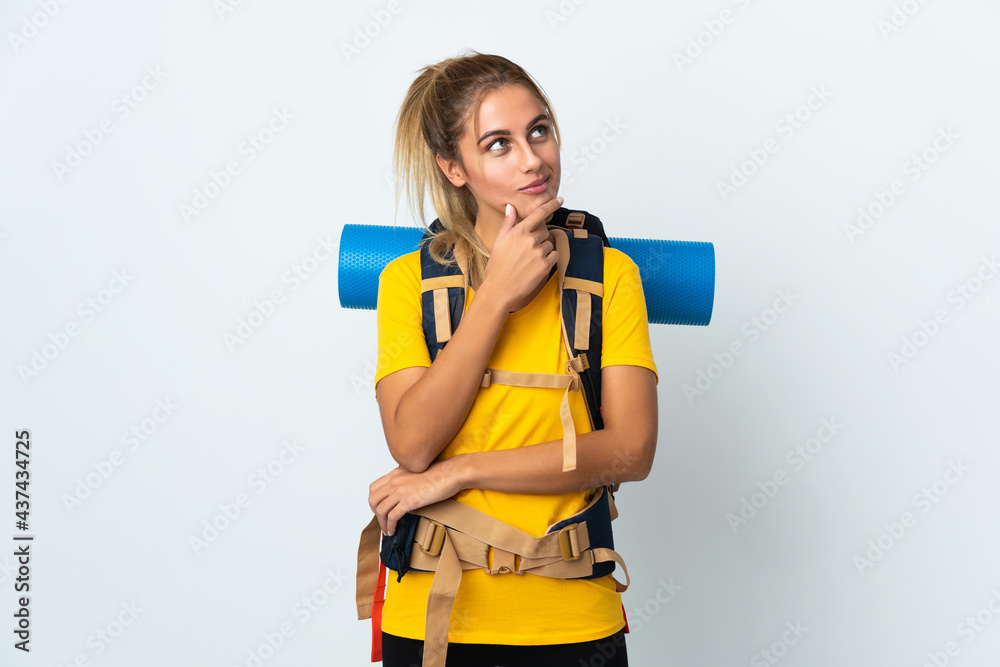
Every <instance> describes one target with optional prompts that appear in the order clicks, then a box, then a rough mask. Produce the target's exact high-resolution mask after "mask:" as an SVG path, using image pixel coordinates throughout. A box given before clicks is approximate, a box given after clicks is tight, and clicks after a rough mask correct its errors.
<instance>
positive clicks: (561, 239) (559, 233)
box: [550, 227, 569, 292]
mask: <svg viewBox="0 0 1000 667" xmlns="http://www.w3.org/2000/svg"><path fill="white" fill-rule="evenodd" d="M550 231H551V232H552V238H554V239H555V241H556V252H557V253H559V261H557V262H556V266H557V267H558V270H559V283H558V284H559V291H560V292H562V289H563V283H564V282H565V281H566V266H567V265H568V264H569V238H568V237H567V236H566V230H565V229H559V228H558V227H553V228H552V229H551V230H550Z"/></svg>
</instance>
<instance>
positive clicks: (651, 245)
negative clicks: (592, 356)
mask: <svg viewBox="0 0 1000 667" xmlns="http://www.w3.org/2000/svg"><path fill="white" fill-rule="evenodd" d="M423 235H424V230H423V229H422V228H419V227H389V226H384V225H344V230H343V232H342V233H341V235H340V268H339V284H340V289H339V291H340V305H341V306H343V307H344V308H362V309H368V310H374V309H375V306H376V301H377V300H378V277H379V274H381V273H382V269H384V268H385V266H386V264H388V263H389V262H391V261H392V260H394V259H396V258H397V257H399V256H400V255H405V254H406V253H408V252H413V251H414V250H417V249H418V248H419V243H420V239H421V238H423ZM608 241H609V243H610V245H611V247H612V248H617V249H618V250H621V251H622V252H623V253H625V254H626V255H628V256H629V257H631V258H632V261H634V262H635V263H636V265H637V266H638V267H639V274H640V276H642V289H643V292H644V294H645V297H646V311H647V314H648V315H649V322H650V324H693V325H701V326H703V325H707V324H708V323H709V322H710V321H711V319H712V305H713V303H714V301H715V246H713V245H712V244H711V243H706V242H702V241H662V240H659V239H632V238H615V237H611V238H609V239H608Z"/></svg>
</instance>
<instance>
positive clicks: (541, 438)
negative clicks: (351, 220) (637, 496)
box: [375, 248, 659, 645]
mask: <svg viewBox="0 0 1000 667" xmlns="http://www.w3.org/2000/svg"><path fill="white" fill-rule="evenodd" d="M604 258H605V259H604V299H603V305H602V315H603V325H602V326H603V345H602V356H601V367H602V368H603V367H606V366H614V365H630V366H642V367H644V368H648V369H650V370H651V371H653V373H654V374H655V373H656V365H655V364H654V363H653V354H652V350H651V349H650V344H649V322H648V319H647V315H646V302H645V299H644V297H643V292H642V282H641V281H640V278H639V269H638V267H637V266H636V265H635V262H633V261H632V259H631V258H630V257H628V256H627V255H625V254H624V253H622V252H621V251H619V250H616V249H613V248H606V249H605V251H604ZM556 281H557V275H556V274H553V275H552V276H551V277H550V278H549V281H548V282H547V283H546V284H545V287H544V288H543V289H542V291H541V292H539V294H538V295H537V296H536V297H535V299H534V300H533V301H532V302H531V303H530V304H528V305H527V306H525V307H524V308H522V309H521V310H519V311H517V312H515V313H510V314H509V315H507V319H506V321H505V323H504V325H503V328H502V329H501V331H500V335H499V337H498V339H497V342H496V345H495V347H494V348H493V354H492V356H491V357H490V360H489V363H488V367H489V368H496V369H501V370H508V371H515V372H520V373H555V374H563V373H565V366H566V362H567V361H568V356H567V353H566V346H565V344H564V343H563V340H562V329H561V327H560V323H559V298H558V290H557V285H556ZM474 297H475V290H472V289H469V290H467V293H466V308H468V305H469V303H470V302H471V300H472V299H473V298H474ZM421 317H422V315H421V305H420V255H419V252H412V253H409V254H406V255H403V256H401V257H398V258H397V259H395V260H393V261H392V262H390V263H389V265H388V266H386V268H385V269H384V270H383V272H382V274H381V276H380V278H379V292H378V345H379V354H378V360H377V363H376V372H375V384H376V385H377V384H378V382H379V380H381V379H382V378H383V377H385V376H386V375H389V374H390V373H394V372H395V371H398V370H401V369H403V368H409V367H412V366H430V364H431V361H430V355H429V353H428V352H427V345H426V342H425V340H424V334H423V329H422V327H421ZM463 322H464V320H463ZM461 326H462V322H460V323H459V328H461ZM658 380H659V378H658V376H657V381H658ZM564 392H565V390H564V389H545V388H535V387H528V388H526V387H511V386H507V385H491V386H489V387H487V388H485V389H480V390H479V393H478V395H477V396H476V400H475V401H474V403H473V405H472V409H471V410H470V412H469V415H468V417H467V418H466V420H465V422H464V423H463V424H462V427H461V429H460V430H459V432H458V434H457V435H456V436H455V438H454V439H453V440H452V441H451V442H450V443H449V444H448V446H447V447H446V448H445V449H444V451H442V452H441V454H440V456H439V458H440V459H447V458H450V457H452V456H455V455H457V454H462V453H467V452H479V451H491V450H501V449H509V448H514V447H521V446H527V445H533V444H538V443H542V442H548V441H550V440H559V439H561V438H562V423H561V422H560V419H559V405H560V402H561V400H562V396H563V394H564ZM441 400H447V397H446V396H442V397H441ZM569 401H570V408H571V411H572V414H573V421H574V423H575V424H576V431H577V433H587V432H589V431H591V430H592V429H591V426H590V421H589V419H588V417H587V408H586V401H585V399H584V397H583V394H582V392H580V391H573V392H570V399H569ZM552 474H553V475H558V474H560V471H559V470H558V469H555V470H553V472H552ZM598 483H600V482H598ZM584 495H585V494H584V493H582V492H574V493H563V494H556V495H532V494H516V493H500V492H496V491H487V490H483V489H467V490H465V491H462V492H461V493H459V494H458V495H456V496H455V499H456V500H458V501H459V502H462V503H465V504H467V505H470V506H472V507H474V508H476V509H478V510H480V511H482V512H486V513H487V514H489V515H491V516H494V517H496V518H498V519H500V520H501V521H503V522H505V523H507V524H510V525H512V526H514V527H516V528H519V529H520V530H523V531H524V532H526V533H528V534H530V535H534V536H542V535H544V534H545V532H546V529H547V528H548V527H549V526H550V525H552V524H553V523H556V522H557V521H559V520H560V519H563V518H565V517H567V516H570V515H572V514H574V513H576V512H578V511H579V510H581V509H583V507H584V506H585V505H586V502H585V500H584ZM625 557H626V559H627V556H625ZM619 570H620V568H619ZM616 574H617V575H618V576H619V578H620V577H621V576H622V574H621V572H620V571H619V572H616ZM433 576H434V575H433V573H426V572H413V571H411V572H408V573H407V574H406V575H405V576H404V577H403V578H402V580H401V581H400V582H398V583H397V581H396V576H395V575H394V573H391V572H390V573H389V577H388V586H387V590H386V600H385V607H384V608H383V612H382V629H383V630H384V631H385V632H387V633H389V634H393V635H397V636H400V637H407V638H410V639H423V638H424V624H425V621H426V618H427V595H428V591H429V590H430V585H431V579H432V578H433ZM624 625H625V623H624V620H623V618H622V606H621V595H620V594H619V593H616V592H615V586H614V582H613V581H612V580H611V577H610V576H608V577H602V578H600V579H577V580H565V579H556V578H551V577H542V576H537V575H532V574H522V575H516V574H510V573H506V574H499V575H488V574H486V573H485V572H483V571H482V570H480V569H473V570H466V571H464V572H463V574H462V583H461V586H460V588H459V591H458V595H457V597H456V598H455V605H454V608H453V611H452V615H451V625H450V628H449V641H452V642H459V643H475V644H516V645H538V644H562V643H571V642H583V641H592V640H595V639H600V638H602V637H606V636H608V635H610V634H613V633H615V632H617V631H618V630H620V629H621V628H623V627H624Z"/></svg>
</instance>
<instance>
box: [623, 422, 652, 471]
mask: <svg viewBox="0 0 1000 667" xmlns="http://www.w3.org/2000/svg"><path fill="white" fill-rule="evenodd" d="M633 442H634V444H633V447H632V457H631V458H632V466H630V468H631V469H630V470H629V473H630V475H629V477H630V479H629V480H627V481H630V482H641V481H642V480H644V479H646V478H647V477H649V473H650V472H652V470H653V457H654V456H655V454H656V431H652V432H650V433H646V434H644V437H640V438H637V439H636V440H635V441H633Z"/></svg>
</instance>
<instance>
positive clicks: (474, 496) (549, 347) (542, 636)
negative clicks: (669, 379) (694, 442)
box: [369, 53, 657, 667]
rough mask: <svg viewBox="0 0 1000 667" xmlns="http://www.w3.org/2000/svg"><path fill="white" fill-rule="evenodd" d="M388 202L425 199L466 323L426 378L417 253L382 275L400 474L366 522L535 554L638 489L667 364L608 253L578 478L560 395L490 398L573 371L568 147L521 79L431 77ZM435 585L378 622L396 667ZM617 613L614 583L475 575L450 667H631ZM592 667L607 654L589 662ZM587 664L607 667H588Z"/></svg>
mask: <svg viewBox="0 0 1000 667" xmlns="http://www.w3.org/2000/svg"><path fill="white" fill-rule="evenodd" d="M395 161H396V168H397V184H400V185H398V186H397V201H398V198H399V194H400V190H401V184H402V183H403V182H404V181H405V182H406V184H407V188H406V189H407V193H408V197H409V201H410V203H411V207H412V208H414V210H418V211H420V215H421V216H422V215H423V201H424V196H425V194H429V195H430V197H431V201H432V203H433V206H434V208H435V210H436V213H437V215H438V218H439V219H440V221H441V223H442V225H443V227H444V231H442V232H440V233H439V234H437V235H436V236H435V237H434V238H433V239H432V241H431V242H430V243H431V245H430V251H431V254H432V256H433V257H434V259H435V261H438V262H441V263H445V261H446V260H445V257H446V255H447V254H448V253H447V252H446V251H447V250H448V249H452V250H453V252H454V257H455V258H456V259H457V262H458V265H459V266H460V267H461V269H462V271H463V273H464V274H465V276H466V277H467V279H468V281H469V289H468V290H466V310H465V313H464V315H463V316H462V318H461V320H460V323H459V325H458V327H457V328H456V330H455V332H454V334H453V335H452V337H451V339H450V341H449V342H448V343H447V346H446V347H445V348H444V349H443V350H441V352H440V353H439V354H438V355H437V356H436V358H435V359H434V361H433V363H431V359H430V355H429V353H428V350H427V346H426V342H425V339H424V334H423V329H422V325H421V317H422V315H421V313H422V311H421V285H420V282H421V267H420V258H419V252H413V253H410V254H407V255H403V256H402V257H399V258H398V259H396V260H394V261H393V262H391V263H390V264H389V265H388V266H387V267H386V269H385V270H384V272H383V273H382V275H381V277H380V282H379V295H378V342H379V350H380V353H379V356H378V364H377V369H376V375H375V391H376V398H377V400H378V404H379V411H380V414H381V418H382V426H383V429H384V431H385V438H386V442H387V443H388V446H389V451H390V453H391V454H392V457H393V458H394V459H395V460H396V462H397V463H398V464H399V467H397V468H396V469H394V470H392V471H391V472H389V473H388V474H386V475H384V476H382V477H380V478H378V479H377V480H375V481H374V482H373V483H372V484H371V487H370V496H369V504H370V505H371V508H372V511H373V512H374V513H375V514H376V516H377V517H378V520H379V523H380V525H381V528H382V532H383V533H384V534H386V535H392V534H393V533H394V532H395V530H396V524H397V522H398V521H399V520H400V518H401V517H403V515H404V514H406V513H407V512H409V511H411V510H415V509H418V508H422V507H426V506H428V505H430V504H432V503H436V502H438V501H441V500H444V499H447V498H454V499H455V500H457V501H459V502H461V503H463V504H466V505H469V506H471V507H474V508H475V509H477V510H480V511H482V512H485V513H487V514H489V515H491V516H493V517H495V518H497V519H499V520H501V521H503V522H505V523H507V524H509V525H511V526H514V527H515V528H518V529H519V530H522V531H524V532H526V533H528V534H530V535H533V536H542V535H544V534H545V532H546V530H547V528H548V527H549V526H551V525H552V524H554V523H555V522H557V521H559V520H561V519H563V518H565V517H568V516H570V515H572V514H574V513H575V512H578V511H579V510H581V509H582V508H583V507H584V506H585V505H586V504H587V498H588V494H587V492H588V491H592V490H593V489H594V488H595V487H597V486H600V485H602V484H605V483H607V481H608V479H609V475H613V476H614V481H615V482H625V481H635V480H642V479H644V478H645V477H646V476H647V475H648V474H649V471H650V468H651V466H652V462H653V454H654V450H655V447H656V435H657V402H656V383H657V375H656V366H655V364H654V362H653V356H652V352H651V350H650V344H649V329H648V321H647V316H646V308H645V301H644V298H643V293H642V284H641V282H640V278H639V272H638V268H637V267H636V265H635V263H634V262H632V260H631V259H629V258H628V257H627V256H625V255H624V254H623V253H621V252H620V251H617V250H614V249H611V248H605V250H604V257H605V260H604V297H603V355H602V368H601V369H600V373H601V381H602V385H603V388H602V392H601V393H602V409H601V415H602V417H603V420H604V428H603V429H601V430H597V431H590V422H589V420H588V413H587V408H586V404H585V400H584V397H583V396H582V395H581V392H580V391H572V392H570V393H569V404H570V409H571V412H572V414H573V422H574V423H575V425H576V432H577V433H578V436H577V439H576V448H577V465H576V468H575V470H572V471H569V472H562V470H563V465H562V464H563V442H562V432H563V431H562V424H561V422H560V403H561V401H562V399H563V394H564V391H563V389H550V388H536V387H517V386H504V385H491V386H489V387H486V388H481V387H480V383H481V381H482V379H483V374H484V371H485V369H487V368H495V369H504V370H507V371H515V372H523V373H549V374H558V373H564V372H565V370H564V369H565V366H566V362H567V360H568V356H567V351H566V348H565V345H564V344H563V339H562V329H561V324H560V319H559V312H560V311H559V293H558V286H557V285H556V276H557V272H556V263H557V260H558V253H557V252H556V250H555V240H554V238H553V233H552V232H550V231H549V230H548V228H547V227H546V225H545V221H546V219H547V218H550V217H551V214H552V213H553V212H555V211H556V210H557V209H558V208H559V207H560V206H561V204H562V198H561V197H557V194H558V191H559V181H560V160H559V132H558V127H557V125H556V119H555V115H554V114H553V112H552V109H551V106H550V105H549V102H548V99H547V98H546V96H545V94H544V93H543V92H542V90H541V89H540V88H539V86H538V85H537V84H536V83H535V81H534V80H533V79H532V78H531V77H530V76H529V75H528V74H527V73H526V72H525V71H524V70H523V69H521V68H520V67H519V66H517V65H515V64H514V63H512V62H510V61H509V60H507V59H505V58H502V57H499V56H493V55H484V54H478V53H472V54H471V55H466V56H462V57H457V58H451V59H448V60H445V61H443V62H440V63H438V64H435V65H430V66H428V67H425V68H424V69H422V70H421V71H420V73H419V76H418V77H417V78H416V80H415V81H414V82H413V84H412V85H411V87H410V89H409V92H408V94H407V96H406V99H405V101H404V102H403V105H402V107H401V109H400V111H399V116H398V119H397V129H396V146H395ZM433 576H434V575H433V573H428V572H412V571H411V572H409V573H407V574H406V576H405V577H404V578H402V579H400V580H399V581H398V582H397V580H396V577H395V576H390V577H389V580H388V589H387V591H386V599H385V606H384V609H383V612H382V632H383V634H382V638H383V643H382V647H383V660H384V664H385V666H386V667H410V666H411V665H418V664H420V656H421V654H422V643H423V639H424V627H425V621H426V619H427V605H428V594H429V589H430V586H431V581H432V579H433ZM624 626H625V622H624V619H623V614H622V603H621V596H620V594H619V593H618V592H616V588H615V583H614V581H613V580H612V578H611V576H610V575H609V576H606V577H601V578H595V579H560V578H553V577H546V576H536V575H532V574H530V573H526V574H514V573H504V574H497V575H491V574H488V573H486V572H484V571H483V570H482V569H470V570H466V571H465V572H464V573H463V574H462V578H461V585H460V588H459V590H458V594H457V597H456V598H455V601H454V607H453V609H452V612H451V621H450V627H449V632H448V640H449V644H448V647H447V664H448V665H449V666H453V665H459V666H462V667H465V666H470V667H472V666H476V665H484V666H486V665H488V666H490V667H492V666H493V665H517V666H519V667H523V666H525V665H536V664H537V665H545V666H546V667H559V666H561V665H566V666H567V667H569V666H570V665H572V667H577V666H578V665H579V664H581V660H582V664H585V665H586V664H597V662H599V663H600V664H604V665H608V666H621V665H626V664H627V657H626V650H625V643H624V637H623V632H624ZM597 656H600V658H599V659H598V658H597ZM592 660H595V661H596V662H591V661H592Z"/></svg>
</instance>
